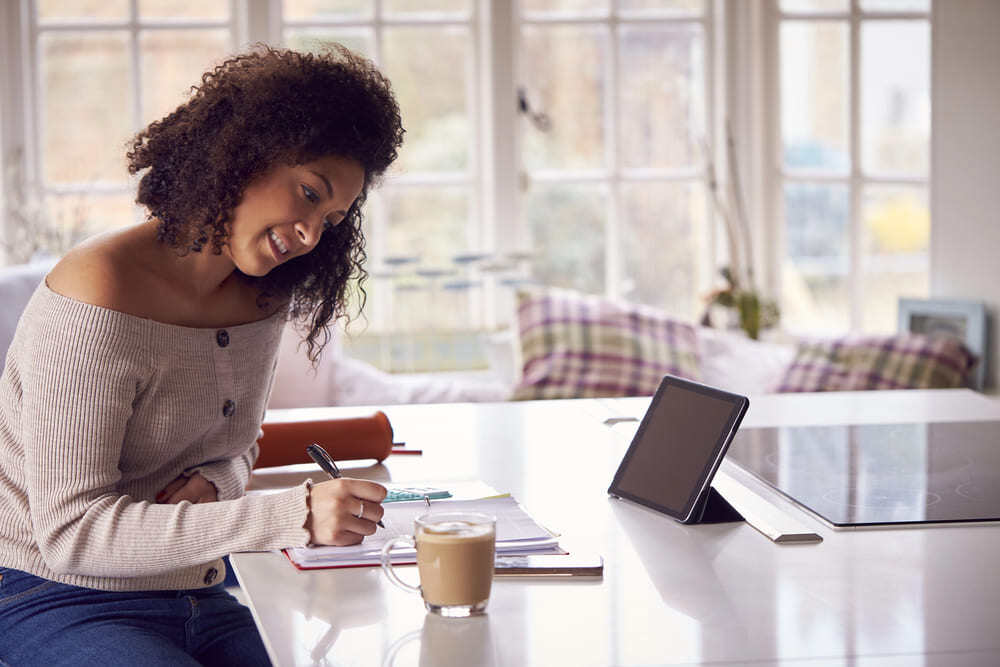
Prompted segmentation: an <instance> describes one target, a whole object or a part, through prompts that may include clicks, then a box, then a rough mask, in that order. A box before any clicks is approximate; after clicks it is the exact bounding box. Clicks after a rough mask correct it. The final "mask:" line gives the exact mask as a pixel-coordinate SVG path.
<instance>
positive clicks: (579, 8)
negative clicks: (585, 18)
mask: <svg viewBox="0 0 1000 667" xmlns="http://www.w3.org/2000/svg"><path fill="white" fill-rule="evenodd" d="M520 5H521V11H523V12H525V13H537V12H559V13H564V12H583V13H586V14H594V13H595V12H599V13H602V14H606V13H607V11H608V5H609V0H521V2H520Z"/></svg>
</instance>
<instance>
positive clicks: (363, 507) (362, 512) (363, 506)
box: [358, 500, 365, 519]
mask: <svg viewBox="0 0 1000 667" xmlns="http://www.w3.org/2000/svg"><path fill="white" fill-rule="evenodd" d="M358 502H360V503H361V509H359V510H358V518H359V519H363V518H364V516H363V515H364V513H365V501H363V500H360V501H358Z"/></svg>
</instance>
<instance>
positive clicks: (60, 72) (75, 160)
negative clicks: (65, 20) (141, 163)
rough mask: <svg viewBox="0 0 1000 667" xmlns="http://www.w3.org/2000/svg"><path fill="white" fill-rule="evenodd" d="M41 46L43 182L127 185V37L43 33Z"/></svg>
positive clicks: (129, 127)
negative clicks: (109, 182) (120, 182)
mask: <svg viewBox="0 0 1000 667" xmlns="http://www.w3.org/2000/svg"><path fill="white" fill-rule="evenodd" d="M39 42H40V47H41V54H42V55H41V63H40V71H41V82H42V99H43V100H44V107H43V125H42V133H43V134H42V146H43V156H42V159H43V165H44V171H43V174H44V178H45V180H46V182H48V183H69V182H89V181H96V180H106V181H125V180H126V170H125V143H126V142H127V141H128V139H129V136H130V135H131V133H132V123H131V118H130V110H131V108H132V105H131V99H132V90H131V83H130V80H129V56H128V33H127V32H124V31H94V32H87V33H69V32H57V33H52V32H43V33H42V35H41V37H40V39H39Z"/></svg>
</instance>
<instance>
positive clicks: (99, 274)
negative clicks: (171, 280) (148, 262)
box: [45, 231, 143, 314]
mask: <svg viewBox="0 0 1000 667" xmlns="http://www.w3.org/2000/svg"><path fill="white" fill-rule="evenodd" d="M131 246H132V243H131V239H130V234H129V232H128V231H124V232H112V233H109V234H102V235H100V236H97V237H94V238H92V239H88V240H87V241H84V242H83V243H82V244H80V245H78V246H76V247H75V248H73V249H72V250H70V251H69V252H68V253H66V255H65V256H64V257H63V258H62V259H61V260H60V261H59V262H58V263H57V264H56V265H55V266H54V267H53V268H52V270H51V271H50V272H49V274H48V276H46V278H45V281H46V283H47V284H48V286H49V289H51V290H52V291H53V292H56V293H58V294H61V295H63V296H66V297H69V298H71V299H75V300H76V301H83V302H84V303H89V304H92V305H95V306H101V307H104V308H110V309H112V310H118V311H122V312H127V313H133V311H135V309H136V305H137V304H139V303H141V298H139V296H140V295H139V294H138V292H139V291H140V290H141V289H142V282H143V281H142V279H141V276H140V275H137V272H136V271H135V269H134V262H133V261H132V260H131V258H130V254H131V252H132V248H131ZM134 314H141V313H134Z"/></svg>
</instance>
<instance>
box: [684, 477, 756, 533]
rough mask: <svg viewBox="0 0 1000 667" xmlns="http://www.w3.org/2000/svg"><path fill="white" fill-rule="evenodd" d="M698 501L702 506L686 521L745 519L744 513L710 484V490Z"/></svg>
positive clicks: (706, 521) (717, 521)
mask: <svg viewBox="0 0 1000 667" xmlns="http://www.w3.org/2000/svg"><path fill="white" fill-rule="evenodd" d="M703 496H704V497H703V498H702V499H701V500H699V501H698V504H699V505H700V508H699V509H698V510H696V511H695V513H694V514H693V515H692V516H691V518H690V519H688V520H687V521H685V522H684V523H688V524H692V523H726V522H729V521H743V515H742V514H740V513H739V511H737V509H736V508H735V507H733V506H732V504H731V503H730V502H729V501H728V500H726V499H725V498H723V497H722V494H721V493H719V492H718V491H716V490H715V487H714V486H709V487H708V491H707V492H705V493H704V494H703Z"/></svg>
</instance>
